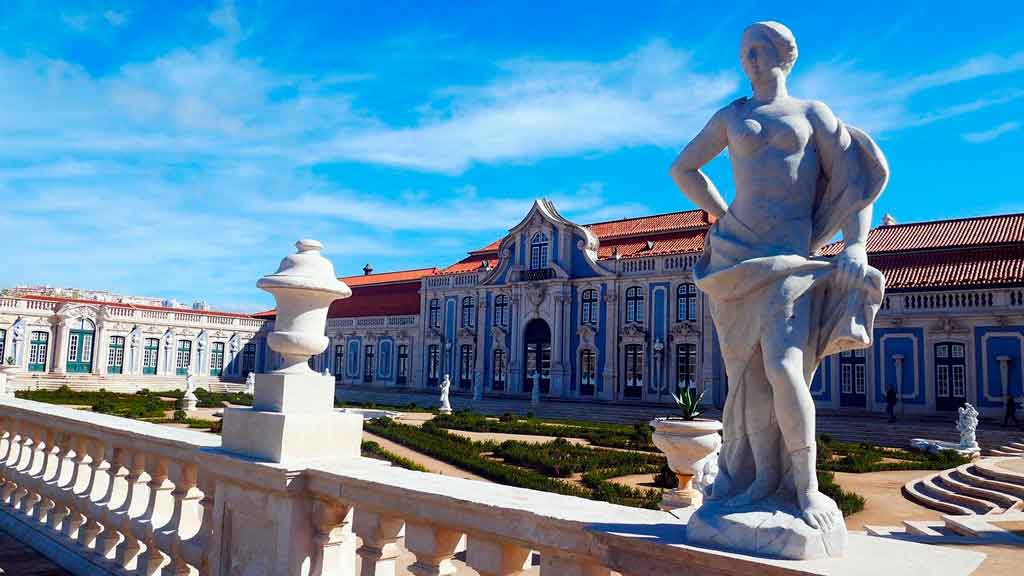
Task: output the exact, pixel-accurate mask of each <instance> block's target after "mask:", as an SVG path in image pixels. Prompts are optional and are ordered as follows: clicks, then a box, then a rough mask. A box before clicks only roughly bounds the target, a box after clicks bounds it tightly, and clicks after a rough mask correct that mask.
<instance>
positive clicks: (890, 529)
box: [864, 524, 907, 538]
mask: <svg viewBox="0 0 1024 576" xmlns="http://www.w3.org/2000/svg"><path fill="white" fill-rule="evenodd" d="M906 531H907V529H906V528H904V527H903V526H874V525H870V524H865V525H864V532H866V533H867V534H868V535H869V536H879V537H882V538H885V537H887V536H892V535H894V534H904V533H906Z"/></svg>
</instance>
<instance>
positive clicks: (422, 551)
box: [405, 522, 462, 576]
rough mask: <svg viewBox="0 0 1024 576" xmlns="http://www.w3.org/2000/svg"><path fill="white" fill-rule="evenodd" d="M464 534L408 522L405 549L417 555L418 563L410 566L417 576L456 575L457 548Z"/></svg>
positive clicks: (410, 569)
mask: <svg viewBox="0 0 1024 576" xmlns="http://www.w3.org/2000/svg"><path fill="white" fill-rule="evenodd" d="M461 539H462V532H459V531H456V530H451V529H449V528H441V527H437V526H431V525H430V524H421V523H419V522H408V523H406V526H405V549H406V550H408V551H409V552H412V553H413V554H415V555H416V563H415V564H413V565H412V566H409V571H410V572H412V573H413V574H414V575H415V576H449V575H451V574H455V565H454V564H452V558H454V557H455V547H456V546H458V545H459V540H461Z"/></svg>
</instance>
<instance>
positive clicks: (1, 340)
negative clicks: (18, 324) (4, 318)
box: [0, 330, 7, 364]
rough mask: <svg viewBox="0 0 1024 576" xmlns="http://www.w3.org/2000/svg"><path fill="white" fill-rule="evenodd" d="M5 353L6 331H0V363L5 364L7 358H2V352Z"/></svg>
mask: <svg viewBox="0 0 1024 576" xmlns="http://www.w3.org/2000/svg"><path fill="white" fill-rule="evenodd" d="M6 351H7V330H0V362H3V363H5V364H6V363H7V356H4V352H6Z"/></svg>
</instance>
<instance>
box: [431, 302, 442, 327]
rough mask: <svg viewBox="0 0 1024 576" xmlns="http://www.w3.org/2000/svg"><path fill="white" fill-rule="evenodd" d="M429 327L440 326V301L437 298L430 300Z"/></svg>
mask: <svg viewBox="0 0 1024 576" xmlns="http://www.w3.org/2000/svg"><path fill="white" fill-rule="evenodd" d="M430 327H431V328H440V327H441V302H440V301H439V300H438V299H437V298H434V299H432V300H431V301H430Z"/></svg>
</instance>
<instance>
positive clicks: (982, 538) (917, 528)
mask: <svg viewBox="0 0 1024 576" xmlns="http://www.w3.org/2000/svg"><path fill="white" fill-rule="evenodd" d="M1021 522H1024V512H1020V511H1010V512H1004V513H1001V514H989V515H983V516H954V515H943V516H942V519H941V520H904V521H903V524H902V525H901V526H871V525H868V526H865V527H864V531H865V533H867V534H868V535H870V536H878V537H882V538H892V539H897V540H903V541H909V542H917V543H921V544H944V545H1012V546H1024V537H1021V536H1019V535H1018V534H1017V533H1014V529H1015V526H1019V525H1020V523H1021ZM1018 533H1019V532H1018Z"/></svg>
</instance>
